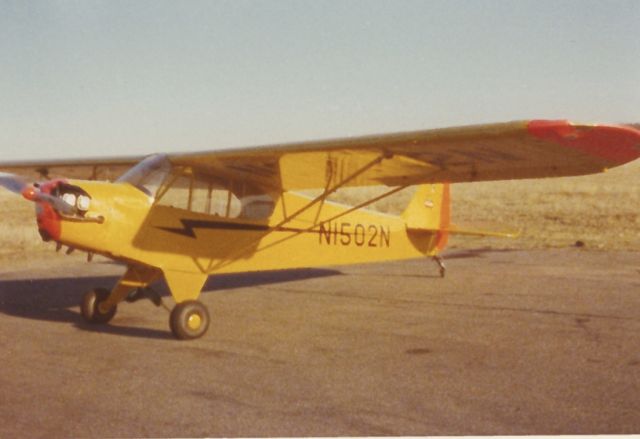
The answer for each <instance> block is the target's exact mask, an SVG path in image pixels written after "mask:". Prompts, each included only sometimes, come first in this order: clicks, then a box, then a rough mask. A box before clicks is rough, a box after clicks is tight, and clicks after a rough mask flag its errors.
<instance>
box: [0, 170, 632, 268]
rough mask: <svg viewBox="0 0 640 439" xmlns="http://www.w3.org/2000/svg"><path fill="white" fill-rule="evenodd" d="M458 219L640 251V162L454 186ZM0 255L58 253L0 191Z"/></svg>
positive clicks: (402, 199) (343, 197)
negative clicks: (585, 173) (559, 175)
mask: <svg viewBox="0 0 640 439" xmlns="http://www.w3.org/2000/svg"><path fill="white" fill-rule="evenodd" d="M381 190H384V189H381V188H367V189H352V190H345V191H342V192H340V193H338V194H337V195H336V196H335V197H334V199H336V200H337V201H341V202H347V203H355V202H357V201H358V200H361V199H362V197H363V196H365V197H366V196H368V195H371V194H374V193H376V194H377V193H380V191H381ZM411 195H412V191H411V190H406V191H403V192H400V193H398V194H396V195H394V196H392V197H390V198H388V199H384V200H381V201H380V202H378V203H376V204H375V205H374V206H373V208H375V209H377V210H380V211H383V212H388V213H399V212H401V211H402V209H403V208H404V206H405V205H406V204H407V202H408V200H409V198H410V197H411ZM452 200H453V201H452V204H453V207H452V210H453V215H452V216H453V222H454V223H455V224H456V225H458V226H470V227H473V228H481V229H487V230H496V231H519V232H520V236H519V237H518V238H516V239H508V238H478V237H468V236H464V237H463V236H456V237H454V238H453V239H452V240H451V241H450V245H451V246H453V247H463V248H473V247H493V248H557V247H566V246H571V245H575V243H576V242H577V241H581V242H582V243H584V247H585V248H586V249H601V250H611V249H622V250H635V251H638V250H640V161H635V162H633V163H630V164H628V165H625V166H622V167H619V168H615V169H612V170H610V171H608V172H606V173H603V174H598V175H590V176H584V177H568V178H555V179H543V180H514V181H501V182H487V183H463V184H454V185H453V186H452ZM0 209H1V211H2V222H1V223H0V244H1V247H0V258H1V259H4V260H6V259H9V258H17V259H23V258H37V257H38V256H44V255H46V254H47V253H48V252H51V251H52V244H44V243H42V242H41V240H40V237H39V236H38V233H37V231H36V227H35V218H34V208H33V205H32V204H31V203H28V202H26V201H24V200H22V199H21V198H20V197H18V196H16V195H13V194H11V193H9V192H7V191H5V190H0Z"/></svg>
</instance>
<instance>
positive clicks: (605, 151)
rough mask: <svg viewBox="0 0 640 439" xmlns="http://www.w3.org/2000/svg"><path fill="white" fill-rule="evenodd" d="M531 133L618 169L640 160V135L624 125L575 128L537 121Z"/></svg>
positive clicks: (564, 122) (560, 121) (564, 121)
mask: <svg viewBox="0 0 640 439" xmlns="http://www.w3.org/2000/svg"><path fill="white" fill-rule="evenodd" d="M527 129H528V131H529V133H530V134H531V135H533V136H535V137H537V138H539V139H544V140H549V141H552V142H554V143H558V144H560V145H563V146H566V147H568V148H574V149H577V150H579V151H581V152H584V153H586V154H589V155H592V156H595V157H599V158H603V159H606V160H609V161H611V162H613V163H615V164H617V165H621V164H623V163H627V162H630V161H632V160H635V159H637V158H638V157H640V131H638V130H636V129H634V128H631V127H625V126H621V125H594V126H574V125H571V123H569V122H568V121H566V120H533V121H531V122H529V124H528V126H527Z"/></svg>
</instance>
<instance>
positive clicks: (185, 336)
mask: <svg viewBox="0 0 640 439" xmlns="http://www.w3.org/2000/svg"><path fill="white" fill-rule="evenodd" d="M209 322H210V319H209V311H207V308H206V307H205V306H204V305H203V304H202V303H200V302H198V301H197V300H187V301H186V302H181V303H178V304H177V305H176V306H175V307H174V308H173V310H172V311H171V315H170V317H169V326H170V327H171V332H172V333H173V335H174V336H175V337H176V338H177V339H179V340H192V339H194V338H198V337H202V336H203V335H204V333H205V332H207V329H209Z"/></svg>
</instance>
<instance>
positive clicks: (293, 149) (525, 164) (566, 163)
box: [0, 121, 640, 192]
mask: <svg viewBox="0 0 640 439" xmlns="http://www.w3.org/2000/svg"><path fill="white" fill-rule="evenodd" d="M639 156H640V131H639V130H637V129H635V128H632V127H627V126H617V125H583V124H572V123H569V122H566V121H523V122H509V123H501V124H488V125H476V126H468V127H457V128H445V129H438V130H427V131H415V132H406V133H398V134H384V135H374V136H365V137H353V138H346V139H336V140H324V141H314V142H304V143H295V144H287V145H273V146H264V147H257V148H244V149H230V150H218V151H210V152H200V153H188V154H169V155H168V157H169V159H170V161H171V162H172V163H173V165H174V166H178V167H185V168H192V169H194V170H197V171H198V172H201V173H206V174H209V175H213V176H216V178H219V179H222V180H229V181H242V182H244V183H245V184H249V185H251V186H252V187H254V188H257V189H259V190H261V191H265V192H280V191H286V190H301V189H323V188H324V189H330V188H334V187H355V186H379V185H385V186H408V185H415V184H424V183H441V182H449V183H456V182H472V181H488V180H509V179H522V178H542V177H556V176H568V175H582V174H589V173H595V172H601V171H603V170H606V169H608V168H611V167H614V166H618V165H621V164H624V163H626V162H629V161H631V160H634V159H636V158H637V157H639ZM140 159H141V157H131V158H116V159H99V160H75V161H58V162H47V163H43V162H31V163H3V164H0V172H14V173H19V174H21V175H24V176H27V177H29V178H31V177H33V178H34V179H36V178H38V177H39V178H43V177H44V178H53V177H58V176H64V177H72V178H85V179H102V180H115V179H116V178H117V177H118V176H119V175H121V174H122V173H123V172H124V171H125V170H126V169H127V168H129V167H131V166H132V165H134V164H135V163H137V162H138V161H139V160H140Z"/></svg>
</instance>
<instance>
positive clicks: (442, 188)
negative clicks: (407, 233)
mask: <svg viewBox="0 0 640 439" xmlns="http://www.w3.org/2000/svg"><path fill="white" fill-rule="evenodd" d="M402 219H404V221H405V223H406V225H407V229H409V230H416V231H433V232H436V235H437V244H436V246H437V248H438V249H439V250H441V249H443V248H444V246H445V245H446V244H447V240H448V238H449V227H450V225H451V198H450V192H449V184H448V183H442V184H423V185H420V186H418V190H417V191H416V193H415V195H414V196H413V198H412V199H411V201H410V202H409V205H408V206H407V208H406V209H405V211H404V212H403V213H402Z"/></svg>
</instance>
